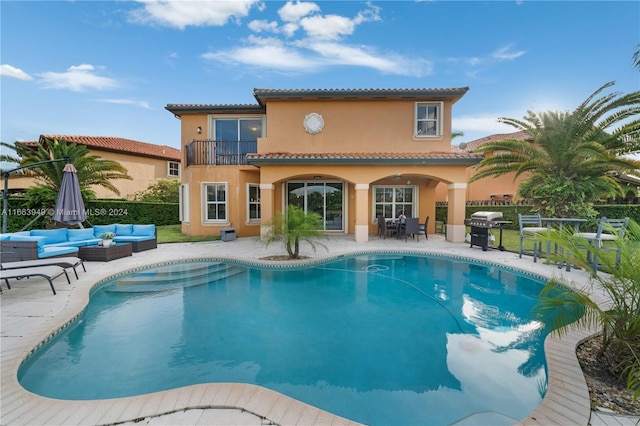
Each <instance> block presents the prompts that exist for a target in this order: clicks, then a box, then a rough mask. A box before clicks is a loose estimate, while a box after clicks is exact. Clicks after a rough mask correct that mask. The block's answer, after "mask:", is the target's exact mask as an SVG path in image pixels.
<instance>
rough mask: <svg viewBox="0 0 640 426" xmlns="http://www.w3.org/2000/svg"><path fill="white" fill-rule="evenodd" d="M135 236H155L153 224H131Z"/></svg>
mask: <svg viewBox="0 0 640 426" xmlns="http://www.w3.org/2000/svg"><path fill="white" fill-rule="evenodd" d="M132 235H135V236H136V237H155V236H156V226H155V225H133V234H132Z"/></svg>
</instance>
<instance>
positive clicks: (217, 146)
mask: <svg viewBox="0 0 640 426" xmlns="http://www.w3.org/2000/svg"><path fill="white" fill-rule="evenodd" d="M185 148H186V151H187V167H189V166H242V165H246V164H247V154H249V153H254V152H258V142H256V141H221V140H199V141H191V142H189V143H188V144H187V146H186V147H185Z"/></svg>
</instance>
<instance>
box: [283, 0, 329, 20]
mask: <svg viewBox="0 0 640 426" xmlns="http://www.w3.org/2000/svg"><path fill="white" fill-rule="evenodd" d="M319 11H320V6H318V5H317V4H315V3H312V2H302V3H300V2H299V1H296V2H292V1H289V2H287V4H285V5H284V6H282V7H281V8H280V9H279V10H278V15H279V16H280V19H282V20H283V21H284V22H298V21H299V20H300V19H301V18H303V17H305V16H307V15H309V14H311V13H313V12H319Z"/></svg>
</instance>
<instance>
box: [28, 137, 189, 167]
mask: <svg viewBox="0 0 640 426" xmlns="http://www.w3.org/2000/svg"><path fill="white" fill-rule="evenodd" d="M45 139H64V140H66V141H67V142H73V143H76V144H78V145H85V146H86V147H88V148H93V149H96V150H102V151H112V152H122V153H129V154H137V155H143V156H145V157H154V158H162V159H167V160H172V161H180V160H181V157H180V150H179V149H176V148H172V147H170V146H167V145H154V144H152V143H146V142H139V141H134V140H131V139H124V138H119V137H115V136H70V135H40V139H39V142H41V143H42V142H43V141H44V140H45Z"/></svg>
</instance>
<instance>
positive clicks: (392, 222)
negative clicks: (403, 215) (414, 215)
mask: <svg viewBox="0 0 640 426" xmlns="http://www.w3.org/2000/svg"><path fill="white" fill-rule="evenodd" d="M405 222H406V219H387V227H388V228H392V229H395V230H396V238H398V239H399V238H401V237H402V236H404V234H403V233H402V232H403V231H404V228H405Z"/></svg>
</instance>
